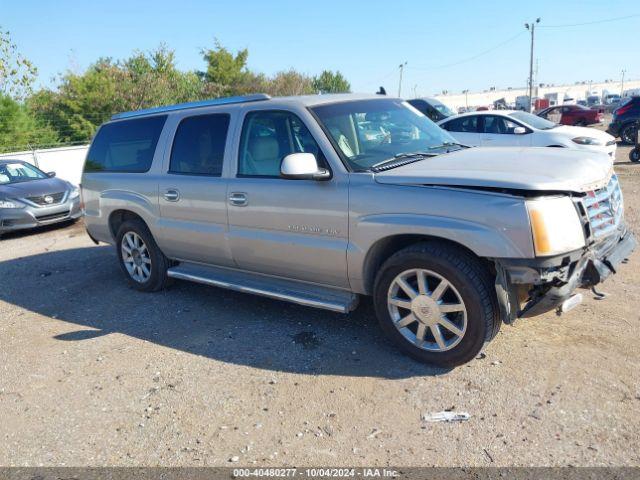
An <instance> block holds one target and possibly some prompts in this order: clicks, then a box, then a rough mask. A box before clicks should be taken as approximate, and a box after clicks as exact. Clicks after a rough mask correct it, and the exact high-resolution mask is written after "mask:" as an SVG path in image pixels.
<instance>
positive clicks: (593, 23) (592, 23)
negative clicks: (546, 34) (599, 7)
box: [538, 13, 640, 28]
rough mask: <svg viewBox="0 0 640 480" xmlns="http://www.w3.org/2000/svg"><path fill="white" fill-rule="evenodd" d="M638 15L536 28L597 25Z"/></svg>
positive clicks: (638, 14) (637, 15)
mask: <svg viewBox="0 0 640 480" xmlns="http://www.w3.org/2000/svg"><path fill="white" fill-rule="evenodd" d="M636 17H640V13H635V14H633V15H625V16H624V17H613V18H605V19H602V20H594V21H592V22H584V23H565V24H562V25H540V26H539V27H538V28H568V27H582V26H583V25H597V24H599V23H608V22H617V21H618V20H628V19H630V18H636Z"/></svg>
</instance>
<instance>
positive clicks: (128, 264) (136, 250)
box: [120, 232, 151, 283]
mask: <svg viewBox="0 0 640 480" xmlns="http://www.w3.org/2000/svg"><path fill="white" fill-rule="evenodd" d="M120 248H121V249H122V262H123V263H124V267H125V268H126V269H127V272H129V276H130V277H131V278H132V279H133V280H135V281H136V282H138V283H144V282H147V281H149V278H150V277H151V257H150V256H149V249H148V248H147V245H146V244H145V243H144V241H143V240H142V238H141V237H140V235H138V234H137V233H136V232H127V233H125V234H124V236H123V237H122V242H121V243H120Z"/></svg>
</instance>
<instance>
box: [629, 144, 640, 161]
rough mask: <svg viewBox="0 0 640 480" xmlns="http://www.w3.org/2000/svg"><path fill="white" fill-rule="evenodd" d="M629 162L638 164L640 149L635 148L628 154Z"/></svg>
mask: <svg viewBox="0 0 640 480" xmlns="http://www.w3.org/2000/svg"><path fill="white" fill-rule="evenodd" d="M629 160H631V161H632V162H633V163H638V162H640V147H636V148H634V149H633V150H631V151H630V152H629Z"/></svg>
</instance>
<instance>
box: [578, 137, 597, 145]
mask: <svg viewBox="0 0 640 480" xmlns="http://www.w3.org/2000/svg"><path fill="white" fill-rule="evenodd" d="M571 140H572V141H573V142H574V143H578V144H580V145H604V143H602V142H601V141H600V140H598V139H597V138H593V137H576V138H572V139H571Z"/></svg>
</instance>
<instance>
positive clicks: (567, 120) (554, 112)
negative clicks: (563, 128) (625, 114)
mask: <svg viewBox="0 0 640 480" xmlns="http://www.w3.org/2000/svg"><path fill="white" fill-rule="evenodd" d="M537 115H538V116H539V117H542V118H546V119H547V120H550V121H552V122H555V123H559V124H561V125H580V126H583V127H584V126H587V125H593V124H594V123H601V122H602V119H603V114H602V111H601V110H599V109H596V108H587V107H583V106H582V105H556V106H555V107H549V108H545V109H544V110H540V111H539V112H538V113H537Z"/></svg>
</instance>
